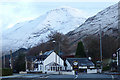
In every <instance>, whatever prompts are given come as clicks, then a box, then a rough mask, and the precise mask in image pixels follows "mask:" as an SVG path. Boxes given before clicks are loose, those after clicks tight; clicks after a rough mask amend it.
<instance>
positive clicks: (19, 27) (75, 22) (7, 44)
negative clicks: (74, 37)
mask: <svg viewBox="0 0 120 80" xmlns="http://www.w3.org/2000/svg"><path fill="white" fill-rule="evenodd" d="M82 16H83V15H82V14H81V11H79V10H78V9H74V8H70V7H61V8H58V9H53V10H51V11H48V12H47V13H46V14H44V15H42V16H40V17H38V18H36V19H34V20H30V21H25V22H22V23H17V24H16V25H15V26H14V27H12V28H10V29H8V30H7V31H5V32H3V37H2V38H3V45H2V48H3V52H4V51H9V50H10V49H12V50H17V49H19V48H21V47H23V48H30V47H32V46H35V45H37V44H38V43H40V40H41V39H43V40H46V39H45V38H46V36H47V35H48V34H49V33H50V31H53V30H57V31H59V32H62V33H64V34H66V33H68V32H69V31H72V30H74V29H75V28H77V27H78V26H79V25H81V24H82V23H84V22H85V20H86V19H85V18H84V17H82Z"/></svg>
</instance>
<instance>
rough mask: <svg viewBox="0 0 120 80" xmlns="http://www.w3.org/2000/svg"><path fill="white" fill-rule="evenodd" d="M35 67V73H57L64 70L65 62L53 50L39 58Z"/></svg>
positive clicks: (35, 60) (34, 63)
mask: <svg viewBox="0 0 120 80" xmlns="http://www.w3.org/2000/svg"><path fill="white" fill-rule="evenodd" d="M33 66H34V69H33V71H35V72H40V71H42V72H43V73H48V72H56V71H62V70H64V61H63V60H62V58H61V57H60V56H58V55H57V54H56V53H55V52H54V51H53V50H51V51H48V52H45V53H43V54H41V55H39V56H37V57H36V59H34V61H33Z"/></svg>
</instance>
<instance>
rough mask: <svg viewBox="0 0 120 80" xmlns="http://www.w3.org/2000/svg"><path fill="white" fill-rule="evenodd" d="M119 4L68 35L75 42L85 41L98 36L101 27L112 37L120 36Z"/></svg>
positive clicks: (103, 11) (103, 31)
mask: <svg viewBox="0 0 120 80" xmlns="http://www.w3.org/2000/svg"><path fill="white" fill-rule="evenodd" d="M119 10H120V7H119V8H118V4H115V5H112V6H110V7H108V8H106V9H104V10H102V11H101V12H99V13H97V14H96V15H95V16H93V17H90V18H88V19H87V20H86V21H85V23H83V24H82V25H80V26H79V27H78V28H76V29H75V30H73V31H71V32H69V33H68V34H67V35H68V36H69V38H71V39H72V40H73V42H74V41H78V40H80V39H83V38H84V37H85V36H88V35H98V34H99V32H100V26H101V29H102V33H104V35H105V34H107V35H112V36H118V30H119V27H118V22H120V19H118V11H119Z"/></svg>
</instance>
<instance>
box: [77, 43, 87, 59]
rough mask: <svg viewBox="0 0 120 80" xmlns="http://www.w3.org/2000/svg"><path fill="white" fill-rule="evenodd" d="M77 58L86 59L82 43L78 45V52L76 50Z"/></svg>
mask: <svg viewBox="0 0 120 80" xmlns="http://www.w3.org/2000/svg"><path fill="white" fill-rule="evenodd" d="M75 57H77V58H84V57H86V54H85V51H84V46H83V43H82V42H81V41H80V42H79V43H78V45H77V50H76V54H75Z"/></svg>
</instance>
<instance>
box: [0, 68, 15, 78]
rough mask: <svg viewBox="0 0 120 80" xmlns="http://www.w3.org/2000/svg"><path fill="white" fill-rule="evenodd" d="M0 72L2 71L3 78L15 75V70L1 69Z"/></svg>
mask: <svg viewBox="0 0 120 80" xmlns="http://www.w3.org/2000/svg"><path fill="white" fill-rule="evenodd" d="M0 70H2V76H8V75H12V74H13V70H12V69H9V68H5V69H0Z"/></svg>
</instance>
